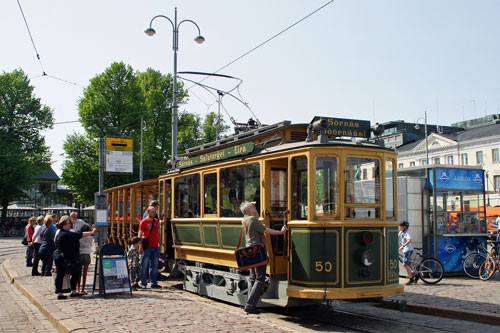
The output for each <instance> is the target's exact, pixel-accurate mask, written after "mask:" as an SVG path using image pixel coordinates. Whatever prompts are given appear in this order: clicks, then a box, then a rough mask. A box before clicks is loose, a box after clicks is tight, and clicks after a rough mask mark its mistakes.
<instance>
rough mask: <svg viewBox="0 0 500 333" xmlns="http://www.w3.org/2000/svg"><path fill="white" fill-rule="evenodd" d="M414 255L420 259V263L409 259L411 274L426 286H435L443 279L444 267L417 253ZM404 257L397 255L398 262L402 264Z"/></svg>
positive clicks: (437, 261) (435, 260)
mask: <svg viewBox="0 0 500 333" xmlns="http://www.w3.org/2000/svg"><path fill="white" fill-rule="evenodd" d="M414 250H415V251H420V250H422V248H416V247H415V248H414ZM416 255H417V256H418V257H420V258H422V261H420V262H417V261H416V260H414V259H413V258H412V259H410V265H409V266H410V269H411V273H412V274H413V275H414V276H416V275H418V277H419V278H420V279H421V280H422V281H424V282H425V283H427V284H436V283H438V282H439V281H441V280H442V279H443V276H444V266H443V264H442V263H441V262H440V261H439V260H437V259H435V258H431V257H429V258H424V256H423V255H422V254H420V253H418V252H416ZM403 259H404V256H403V255H402V254H401V253H400V254H399V261H400V262H403Z"/></svg>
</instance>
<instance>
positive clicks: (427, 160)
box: [415, 111, 429, 165]
mask: <svg viewBox="0 0 500 333" xmlns="http://www.w3.org/2000/svg"><path fill="white" fill-rule="evenodd" d="M419 119H422V117H419V118H417V120H415V122H418V121H419ZM419 128H420V126H419V125H418V124H416V125H415V129H419ZM424 132H425V164H426V165H429V141H428V139H427V136H428V133H427V111H424Z"/></svg>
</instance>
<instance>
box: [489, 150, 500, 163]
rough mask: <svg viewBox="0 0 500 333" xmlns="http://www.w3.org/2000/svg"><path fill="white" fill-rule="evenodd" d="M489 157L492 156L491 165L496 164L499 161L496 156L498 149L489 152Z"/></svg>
mask: <svg viewBox="0 0 500 333" xmlns="http://www.w3.org/2000/svg"><path fill="white" fill-rule="evenodd" d="M491 156H492V160H493V163H498V162H499V161H500V159H499V156H498V148H495V149H492V150H491Z"/></svg>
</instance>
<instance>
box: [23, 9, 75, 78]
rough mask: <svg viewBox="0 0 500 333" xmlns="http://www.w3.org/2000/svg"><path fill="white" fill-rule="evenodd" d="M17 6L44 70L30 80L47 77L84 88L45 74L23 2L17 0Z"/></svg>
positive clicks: (41, 66) (41, 65)
mask: <svg viewBox="0 0 500 333" xmlns="http://www.w3.org/2000/svg"><path fill="white" fill-rule="evenodd" d="M17 4H18V6H19V10H20V11H21V15H22V17H23V20H24V24H25V25H26V29H27V30H28V35H29V36H30V40H31V44H32V45H33V49H34V50H35V54H36V58H37V59H38V63H39V64H40V68H41V69H42V75H38V76H35V77H32V78H30V79H36V78H40V77H44V76H46V77H50V78H52V79H55V80H59V81H62V82H65V83H68V84H72V85H74V86H80V87H83V86H82V85H80V84H77V83H75V82H71V81H68V80H65V79H62V78H59V77H56V76H53V75H49V74H47V72H45V68H44V67H43V63H42V59H41V58H40V53H39V52H38V49H37V48H36V45H35V40H34V39H33V35H32V34H31V29H30V27H29V25H28V20H26V15H24V11H23V7H22V6H21V2H20V1H19V0H17Z"/></svg>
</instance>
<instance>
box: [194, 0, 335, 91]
mask: <svg viewBox="0 0 500 333" xmlns="http://www.w3.org/2000/svg"><path fill="white" fill-rule="evenodd" d="M334 1H335V0H330V1H328V2H327V3H325V4H324V5H322V6H321V7H319V8H317V9H316V10H314V11H312V12H311V13H309V14H307V15H306V16H304V17H303V18H301V19H300V20H298V21H296V22H295V23H293V24H292V25H290V26H288V27H287V28H285V29H283V30H281V31H280V32H278V33H276V34H274V35H273V36H271V37H269V38H268V39H266V40H265V41H263V42H262V43H260V44H259V45H257V46H255V47H253V48H252V49H250V50H248V51H247V52H245V53H243V54H242V55H240V56H239V57H237V58H236V59H234V60H232V61H230V62H229V63H227V64H226V65H224V66H222V67H221V68H219V69H218V70H216V71H215V72H213V73H218V72H220V71H221V70H223V69H225V68H227V67H229V66H231V65H232V64H234V63H235V62H237V61H238V60H240V59H242V58H243V57H245V56H247V55H249V54H250V53H252V52H253V51H255V50H257V49H258V48H260V47H262V46H264V45H265V44H267V43H269V42H270V41H272V40H273V39H275V38H276V37H278V36H280V35H281V34H283V33H285V32H286V31H288V30H290V29H291V28H293V27H294V26H296V25H297V24H299V23H301V22H302V21H304V20H306V19H308V18H309V17H310V16H312V15H314V14H316V13H317V12H319V11H320V10H322V9H323V8H325V7H326V6H328V5H329V4H331V3H332V2H334ZM209 77H210V76H207V77H205V78H203V79H201V80H200V81H198V82H197V83H201V82H203V81H205V80H206V79H208V78H209ZM194 86H195V85H192V86H191V87H189V88H188V90H189V89H191V88H193V87H194Z"/></svg>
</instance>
